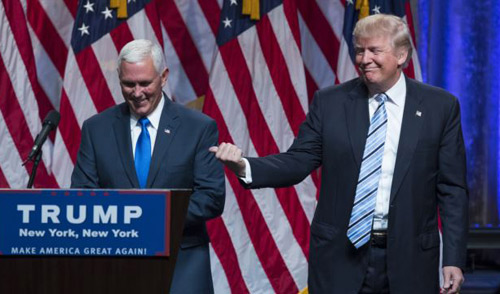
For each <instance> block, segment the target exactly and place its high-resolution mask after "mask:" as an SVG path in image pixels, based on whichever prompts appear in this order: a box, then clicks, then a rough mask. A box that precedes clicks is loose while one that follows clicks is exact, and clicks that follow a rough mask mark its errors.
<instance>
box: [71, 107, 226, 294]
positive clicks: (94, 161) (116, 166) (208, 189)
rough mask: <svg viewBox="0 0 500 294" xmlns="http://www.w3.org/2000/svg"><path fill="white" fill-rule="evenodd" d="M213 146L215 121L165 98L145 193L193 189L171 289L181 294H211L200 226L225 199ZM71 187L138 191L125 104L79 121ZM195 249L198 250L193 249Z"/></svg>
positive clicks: (203, 229) (204, 231) (204, 236)
mask: <svg viewBox="0 0 500 294" xmlns="http://www.w3.org/2000/svg"><path fill="white" fill-rule="evenodd" d="M217 143H218V131H217V125H216V123H215V121H213V120H212V119H210V118H209V117H207V116H205V115H204V114H202V113H199V112H196V111H194V110H190V109H187V108H185V107H183V106H181V105H179V104H176V103H174V102H172V101H170V100H169V99H165V105H164V107H163V111H162V114H161V118H160V123H159V128H158V133H157V136H156V143H155V146H154V151H153V156H152V159H151V166H150V171H149V176H148V179H147V185H146V188H189V189H193V194H192V195H191V199H190V204H189V208H188V213H187V218H186V222H185V228H184V235H183V238H182V242H181V248H182V250H180V251H179V257H178V259H177V264H176V271H175V275H174V281H173V286H172V287H174V290H175V287H177V286H178V285H181V286H182V293H198V292H199V291H198V290H196V289H200V288H203V289H205V290H206V291H208V292H210V290H209V289H211V287H212V284H211V283H212V282H211V274H210V264H209V257H208V246H206V245H207V244H208V242H209V238H208V234H207V229H206V225H205V221H206V220H209V219H211V218H214V217H217V216H219V215H220V214H221V213H222V211H223V208H224V200H225V183H224V171H223V167H222V164H221V163H220V162H218V161H217V160H216V159H215V157H214V156H213V155H212V154H211V153H210V152H209V151H208V148H209V147H210V146H215V145H217ZM71 186H72V187H73V188H119V189H138V188H139V182H138V180H137V175H136V172H135V167H134V157H133V155H132V143H131V137H130V111H129V108H128V106H127V104H126V103H122V104H120V105H117V106H114V107H112V108H109V109H107V110H106V111H104V112H102V113H100V114H97V115H95V116H93V117H91V118H90V119H88V120H86V121H85V122H84V124H83V127H82V140H81V145H80V150H79V152H78V158H77V162H76V165H75V169H74V171H73V174H72V177H71ZM200 245H204V248H203V250H200V248H196V247H197V246H200ZM189 249H192V250H189ZM188 260H189V262H188ZM179 269H181V270H179ZM179 271H183V272H181V273H180V272H179ZM184 279H187V280H185V281H184ZM193 280H197V281H198V283H193V282H192V281H193ZM207 283H209V284H210V285H208V284H207ZM197 286H199V287H198V288H196V287H197ZM193 287H194V288H193ZM190 289H192V290H190ZM206 291H203V293H207V292H206ZM174 292H175V291H174Z"/></svg>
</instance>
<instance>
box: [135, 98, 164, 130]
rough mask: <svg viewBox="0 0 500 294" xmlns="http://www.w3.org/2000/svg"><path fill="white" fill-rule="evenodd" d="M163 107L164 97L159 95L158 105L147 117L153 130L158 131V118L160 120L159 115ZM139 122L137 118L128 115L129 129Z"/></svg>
mask: <svg viewBox="0 0 500 294" xmlns="http://www.w3.org/2000/svg"><path fill="white" fill-rule="evenodd" d="M164 105H165V96H164V95H163V93H162V95H161V98H160V102H158V105H157V106H156V108H155V110H153V112H151V113H150V114H149V115H148V119H149V122H150V124H151V126H152V127H153V128H154V129H158V127H159V126H160V118H161V113H162V111H163V106H164ZM138 120H139V117H137V116H136V115H135V114H133V113H131V115H130V129H133V128H134V127H135V126H137V121H138Z"/></svg>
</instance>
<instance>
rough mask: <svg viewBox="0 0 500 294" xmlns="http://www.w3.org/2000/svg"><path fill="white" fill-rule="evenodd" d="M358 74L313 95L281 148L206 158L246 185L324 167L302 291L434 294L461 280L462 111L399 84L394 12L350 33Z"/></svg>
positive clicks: (289, 180)
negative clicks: (284, 148) (288, 143)
mask: <svg viewBox="0 0 500 294" xmlns="http://www.w3.org/2000/svg"><path fill="white" fill-rule="evenodd" d="M353 37H354V38H353V41H354V48H355V52H354V53H355V59H356V64H357V66H358V68H359V71H360V73H361V77H360V78H356V79H354V80H351V81H348V82H346V83H343V84H340V85H337V86H333V87H329V88H326V89H322V90H319V91H318V92H316V93H315V95H314V99H313V102H312V104H311V106H310V109H309V113H308V115H307V118H306V120H305V121H304V122H303V123H302V125H301V127H300V130H299V133H298V136H297V138H296V139H295V141H294V143H293V144H292V146H291V147H290V148H289V149H288V151H286V152H284V153H280V154H275V155H270V156H266V157H263V158H242V152H241V150H240V149H239V148H238V147H236V146H234V145H232V144H227V143H222V144H221V145H219V146H218V147H212V148H211V151H212V152H214V153H215V156H216V157H217V158H218V159H219V160H221V161H222V162H223V163H224V164H226V165H227V166H228V167H229V168H230V169H231V170H233V171H234V172H235V173H236V174H237V175H238V176H239V177H240V179H241V181H242V183H243V184H244V185H245V186H246V187H248V188H261V187H283V186H290V185H294V184H297V183H299V182H300V181H302V180H303V179H304V178H305V177H306V176H307V175H309V174H310V173H311V172H312V171H313V170H315V169H316V168H318V167H320V166H321V167H322V183H321V191H320V196H319V200H318V205H317V209H316V212H315V215H314V218H313V221H312V223H311V241H310V250H309V252H310V253H309V280H308V284H309V291H310V293H339V294H344V293H389V292H390V293H415V294H417V293H419V294H422V293H439V291H440V289H439V287H440V286H439V254H440V252H439V247H440V236H439V231H438V210H439V214H440V216H441V220H442V231H443V264H442V265H443V268H442V269H443V278H444V279H443V280H444V284H443V286H442V287H443V291H444V292H445V293H458V291H459V289H460V286H461V284H462V283H463V280H464V279H463V274H462V269H463V268H464V266H465V253H466V234H467V222H468V212H467V210H468V192H467V187H466V181H465V173H466V171H465V148H464V143H463V138H462V130H461V126H460V110H459V104H458V101H457V99H456V98H455V97H453V96H452V95H451V94H449V93H448V92H446V91H444V90H442V89H439V88H435V87H432V86H429V85H425V84H422V83H419V82H417V81H414V80H412V79H409V78H407V77H406V76H405V75H404V74H403V73H402V70H403V68H404V67H405V66H406V65H407V64H408V62H409V60H410V58H411V55H412V45H411V39H410V34H409V32H408V27H407V25H406V24H405V23H404V21H403V20H402V19H401V18H399V17H396V16H392V15H383V14H378V15H372V16H368V17H366V18H364V19H361V20H359V21H358V23H357V24H356V27H355V29H354V33H353Z"/></svg>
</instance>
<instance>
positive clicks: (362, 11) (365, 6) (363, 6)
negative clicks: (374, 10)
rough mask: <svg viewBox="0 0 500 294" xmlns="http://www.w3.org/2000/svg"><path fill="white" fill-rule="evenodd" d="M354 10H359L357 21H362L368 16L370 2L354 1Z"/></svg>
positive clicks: (366, 0) (364, 0)
mask: <svg viewBox="0 0 500 294" xmlns="http://www.w3.org/2000/svg"><path fill="white" fill-rule="evenodd" d="M356 10H359V16H358V19H362V18H365V17H367V16H368V15H370V1H369V0H356Z"/></svg>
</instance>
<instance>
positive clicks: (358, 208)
mask: <svg viewBox="0 0 500 294" xmlns="http://www.w3.org/2000/svg"><path fill="white" fill-rule="evenodd" d="M375 100H377V102H379V103H380V104H379V106H378V108H377V110H376V111H375V113H374V114H373V117H372V119H371V121H370V128H369V129H368V135H367V137H366V144H365V151H364V152H363V161H362V162H361V170H360V172H359V177H358V184H357V186H356V196H355V198H354V205H353V208H352V212H351V218H350V220H349V229H348V230H347V237H348V238H349V240H351V242H352V244H353V245H354V247H356V248H360V247H361V246H363V245H364V244H366V242H368V240H370V234H371V230H372V224H373V214H374V212H375V203H376V200H377V189H378V183H379V180H380V174H381V172H382V157H383V155H384V144H385V135H386V133H387V112H386V110H385V101H386V100H387V96H386V95H385V94H384V93H382V94H379V95H378V96H377V97H375Z"/></svg>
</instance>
